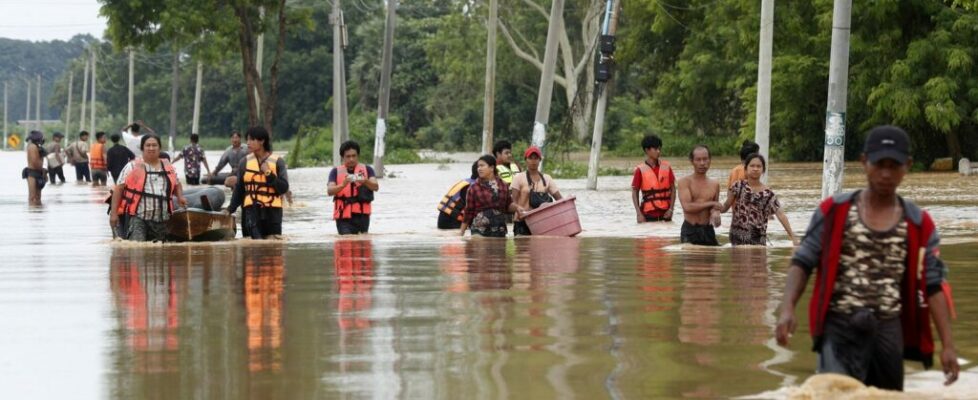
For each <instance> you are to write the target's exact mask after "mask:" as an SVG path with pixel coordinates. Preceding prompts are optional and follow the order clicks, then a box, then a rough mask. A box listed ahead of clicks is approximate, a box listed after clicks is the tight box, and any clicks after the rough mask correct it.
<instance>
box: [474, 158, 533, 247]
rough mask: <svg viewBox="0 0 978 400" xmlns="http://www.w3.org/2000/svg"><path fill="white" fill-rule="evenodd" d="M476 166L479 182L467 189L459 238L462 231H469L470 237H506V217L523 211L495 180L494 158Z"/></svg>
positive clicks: (501, 182) (505, 185)
mask: <svg viewBox="0 0 978 400" xmlns="http://www.w3.org/2000/svg"><path fill="white" fill-rule="evenodd" d="M477 163H478V167H477V168H476V170H477V171H478V173H479V179H478V180H476V181H475V183H473V184H471V185H469V193H468V195H467V196H466V197H467V199H466V202H465V213H464V220H463V221H462V229H461V231H460V232H459V235H460V236H465V230H466V229H469V228H471V231H472V235H473V236H474V235H480V236H487V237H506V233H507V229H506V213H514V212H517V211H519V212H522V211H523V210H522V209H520V208H519V207H517V206H516V203H513V200H512V197H511V196H510V193H509V185H507V184H506V182H503V180H502V179H499V177H498V176H496V158H495V157H493V156H490V155H488V154H487V155H484V156H482V157H479V161H477Z"/></svg>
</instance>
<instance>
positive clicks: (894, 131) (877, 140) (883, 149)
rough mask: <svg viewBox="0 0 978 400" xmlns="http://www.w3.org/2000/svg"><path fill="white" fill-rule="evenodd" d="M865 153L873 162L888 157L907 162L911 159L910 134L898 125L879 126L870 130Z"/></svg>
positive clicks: (899, 161) (902, 162)
mask: <svg viewBox="0 0 978 400" xmlns="http://www.w3.org/2000/svg"><path fill="white" fill-rule="evenodd" d="M863 153H865V154H866V158H867V159H869V162H871V163H873V164H876V163H877V162H879V161H880V160H883V159H886V158H889V159H892V160H894V161H896V162H898V163H900V164H906V163H907V161H908V160H909V159H910V136H909V135H907V132H905V131H904V130H903V129H900V128H899V127H896V126H892V125H883V126H877V127H875V128H873V129H870V130H869V135H867V136H866V144H865V145H864V146H863Z"/></svg>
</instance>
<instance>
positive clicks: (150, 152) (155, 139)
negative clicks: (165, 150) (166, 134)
mask: <svg viewBox="0 0 978 400" xmlns="http://www.w3.org/2000/svg"><path fill="white" fill-rule="evenodd" d="M161 143H162V142H160V137H159V136H156V135H153V134H149V135H143V138H142V139H139V150H141V151H142V152H143V159H144V160H146V161H147V162H156V160H159V159H160V151H161V148H162V144H161Z"/></svg>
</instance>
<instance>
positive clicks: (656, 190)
mask: <svg viewBox="0 0 978 400" xmlns="http://www.w3.org/2000/svg"><path fill="white" fill-rule="evenodd" d="M675 186H676V175H675V174H674V173H673V171H672V167H670V166H669V163H668V162H665V161H663V160H659V162H657V163H656V164H655V165H652V164H649V160H645V161H644V162H642V163H641V164H639V165H638V166H637V167H635V173H634V174H632V189H634V190H640V191H641V193H640V194H641V197H640V199H639V200H640V203H639V206H640V208H641V210H642V214H643V215H645V220H646V221H650V222H651V221H671V220H672V218H665V215H666V212H667V211H669V210H670V209H672V206H673V204H672V191H673V188H675Z"/></svg>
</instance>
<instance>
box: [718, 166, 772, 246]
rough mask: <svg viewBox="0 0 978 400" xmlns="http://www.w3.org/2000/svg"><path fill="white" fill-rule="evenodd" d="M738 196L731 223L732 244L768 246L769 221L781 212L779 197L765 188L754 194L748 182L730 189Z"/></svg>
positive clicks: (740, 183) (740, 182)
mask: <svg viewBox="0 0 978 400" xmlns="http://www.w3.org/2000/svg"><path fill="white" fill-rule="evenodd" d="M730 191H731V192H733V194H734V195H735V196H737V200H736V201H735V202H734V204H733V218H732V220H731V221H730V243H731V244H733V245H734V246H738V245H761V246H766V245H767V220H768V218H770V217H771V216H772V215H774V214H777V213H778V211H779V210H781V202H780V201H778V196H777V195H775V194H774V192H773V191H771V189H770V188H765V189H764V190H762V191H760V192H754V190H753V189H751V187H750V185H749V184H747V181H746V180H743V181H739V182H737V183H735V184H734V185H733V187H732V188H730Z"/></svg>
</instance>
